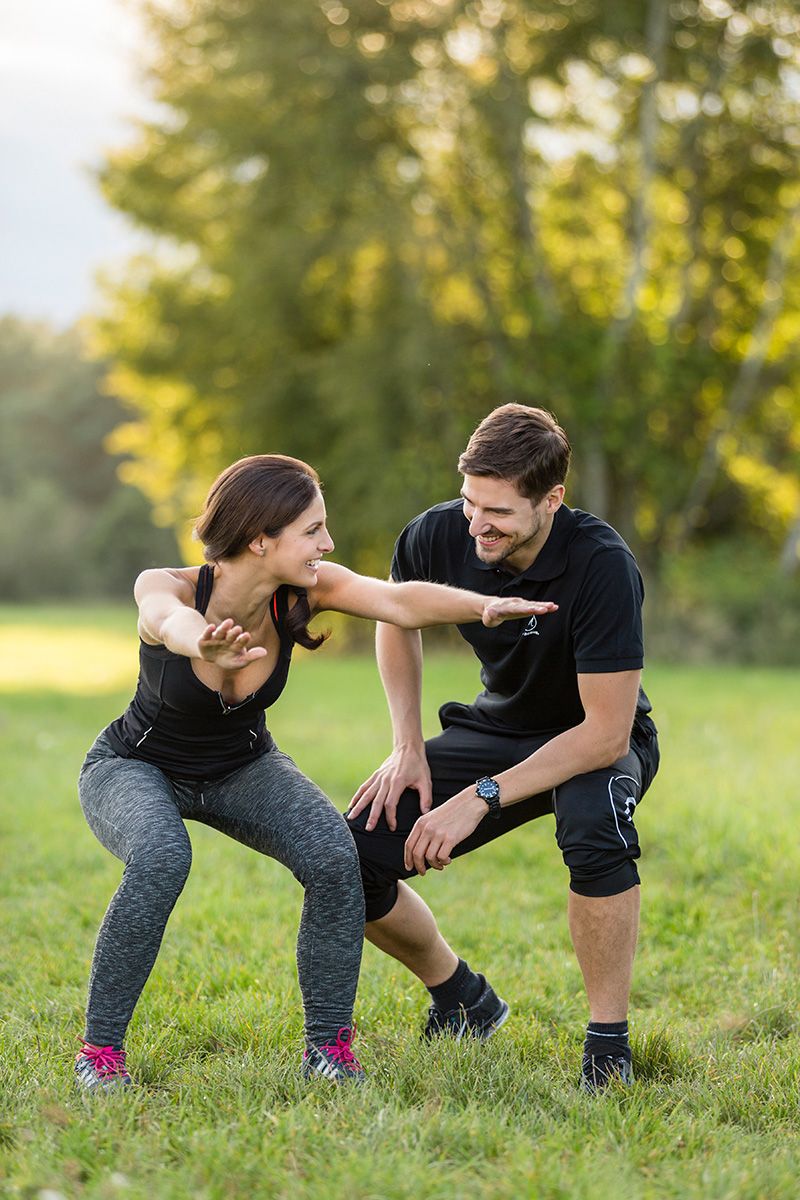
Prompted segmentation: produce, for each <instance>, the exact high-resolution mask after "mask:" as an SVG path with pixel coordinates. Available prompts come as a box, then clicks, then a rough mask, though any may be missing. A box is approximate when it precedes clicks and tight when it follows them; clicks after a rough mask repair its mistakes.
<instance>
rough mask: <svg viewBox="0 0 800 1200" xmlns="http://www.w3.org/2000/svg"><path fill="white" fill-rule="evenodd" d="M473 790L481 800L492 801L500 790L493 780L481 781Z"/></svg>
mask: <svg viewBox="0 0 800 1200" xmlns="http://www.w3.org/2000/svg"><path fill="white" fill-rule="evenodd" d="M475 790H476V791H477V793H478V795H479V796H480V798H481V800H492V799H494V797H495V796H499V795H500V788H499V787H498V785H497V784H496V783H495V781H494V780H493V779H481V781H480V782H479V783H478V784H477V786H476V788H475Z"/></svg>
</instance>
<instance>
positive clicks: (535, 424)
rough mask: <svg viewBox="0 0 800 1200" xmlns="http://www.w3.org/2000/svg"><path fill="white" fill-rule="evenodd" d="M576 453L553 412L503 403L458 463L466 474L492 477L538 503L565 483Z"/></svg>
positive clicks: (490, 414)
mask: <svg viewBox="0 0 800 1200" xmlns="http://www.w3.org/2000/svg"><path fill="white" fill-rule="evenodd" d="M571 455H572V450H571V447H570V444H569V439H568V437H567V435H566V433H565V432H564V430H563V429H562V428H561V426H560V425H559V424H558V422H557V421H556V419H555V417H554V416H553V414H552V413H549V412H545V410H544V409H543V408H532V407H530V406H529V405H527V404H503V405H501V407H500V408H496V409H494V411H493V412H490V413H489V415H488V417H484V419H483V420H482V421H481V423H480V425H479V426H478V428H477V429H476V430H475V432H474V433H473V435H472V437H471V438H470V439H469V442H468V443H467V448H466V450H465V451H464V453H463V454H462V455H461V458H460V459H459V460H458V469H459V471H460V472H461V474H462V475H492V476H494V477H496V478H497V479H505V480H507V481H508V482H509V483H511V484H513V485H514V487H515V488H516V489H517V491H518V492H519V494H520V495H521V496H527V497H528V499H529V500H533V501H534V502H535V503H536V502H538V501H539V500H541V499H542V497H543V496H546V495H547V493H548V492H549V491H550V489H551V488H554V487H555V486H556V485H557V484H559V483H564V482H565V481H566V478H567V472H568V471H569V460H570V457H571Z"/></svg>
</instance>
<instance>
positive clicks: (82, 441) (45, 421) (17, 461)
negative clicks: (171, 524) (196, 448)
mask: <svg viewBox="0 0 800 1200" xmlns="http://www.w3.org/2000/svg"><path fill="white" fill-rule="evenodd" d="M103 371H104V366H103V365H102V364H97V363H90V362H88V361H87V360H86V356H85V353H84V351H83V347H82V344H81V339H80V337H79V335H78V334H77V332H76V331H74V330H73V331H70V332H67V333H62V334H56V333H54V332H53V331H52V330H50V329H49V328H48V327H46V326H44V325H36V324H33V323H31V322H24V321H20V320H17V319H14V318H10V317H6V318H3V319H0V499H2V505H3V521H2V524H1V525H0V598H2V599H3V600H4V601H17V600H40V599H43V598H45V597H50V596H55V597H59V598H61V597H67V596H88V595H91V596H97V595H101V596H121V595H126V596H129V595H130V591H131V585H132V582H133V579H134V578H135V576H136V575H137V574H138V572H139V571H141V570H143V568H144V567H147V566H151V565H153V564H154V563H166V562H174V561H175V559H176V556H177V547H176V545H175V539H174V537H173V536H172V533H171V532H169V531H167V530H165V529H156V528H154V527H153V524H152V521H151V517H150V507H149V505H148V503H147V501H146V500H145V498H144V497H143V495H142V494H141V492H140V491H138V490H137V489H135V488H132V487H125V486H122V485H121V484H120V482H119V480H118V478H117V474H116V468H117V460H115V459H114V458H112V457H110V456H109V455H108V454H107V453H106V452H105V449H104V442H105V439H106V437H107V436H108V434H109V433H110V432H111V430H112V429H113V428H114V426H115V425H116V424H118V423H119V421H120V420H121V418H122V411H121V408H120V406H119V404H118V403H116V402H114V401H112V400H110V399H109V397H107V396H104V395H103V394H102V392H101V390H100V385H101V380H102V375H103Z"/></svg>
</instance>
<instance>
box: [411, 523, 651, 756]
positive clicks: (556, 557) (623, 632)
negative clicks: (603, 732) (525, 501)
mask: <svg viewBox="0 0 800 1200" xmlns="http://www.w3.org/2000/svg"><path fill="white" fill-rule="evenodd" d="M392 578H393V579H395V580H396V581H397V582H404V581H407V580H412V579H421V580H430V581H432V582H434V583H448V584H450V585H452V586H455V587H461V588H467V589H468V590H469V591H472V592H480V593H481V594H483V595H486V596H524V597H525V598H526V599H530V600H552V601H554V602H555V603H556V604H558V606H559V607H558V611H557V612H554V613H548V614H547V615H546V616H542V617H532V618H531V619H530V620H529V619H528V618H526V617H523V618H521V619H520V620H517V621H504V622H503V624H502V625H499V626H497V627H495V628H494V629H487V628H486V626H485V625H483V624H481V622H480V621H476V622H471V623H470V624H467V625H459V626H458V629H459V632H460V633H461V635H462V637H464V638H465V639H466V640H467V641H468V642H469V644H470V645H471V646H472V648H473V650H474V651H475V654H476V655H477V657H478V659H479V660H480V663H481V682H482V683H483V686H484V690H483V691H482V692H481V693H480V695H479V696H477V697H476V699H475V700H474V702H473V703H472V704H470V705H467V704H459V703H456V702H451V703H449V704H446V705H444V707H443V708H442V710H441V717H442V723H443V725H445V726H447V725H469V726H472V727H477V728H483V729H486V728H487V727H488V728H491V730H492V731H493V732H503V731H506V732H509V733H513V734H516V735H518V736H520V735H527V734H531V735H536V734H557V733H561V732H563V731H564V730H565V729H571V728H572V727H573V726H575V725H579V724H580V722H581V721H582V720H583V719H584V715H585V714H584V710H583V705H582V704H581V700H580V695H579V693H578V678H577V677H578V675H579V674H581V675H583V674H599V673H601V672H613V671H635V670H639V669H640V668H641V667H642V665H643V662H644V658H643V642H642V600H643V597H644V587H643V585H642V578H641V575H640V574H639V571H638V569H637V566H636V562H635V560H634V557H633V555H632V554H631V552H630V550H629V549H628V547H627V546H626V544H625V542H624V541H623V540H622V538H621V537H620V536H619V534H618V533H617V532H616V531H615V530H614V529H612V528H611V526H610V525H607V524H606V523H605V521H601V520H599V518H597V517H593V516H592V515H591V513H585V512H581V511H580V509H570V508H567V507H566V505H562V506H561V508H559V510H558V512H557V513H556V515H555V518H554V520H553V526H552V529H551V531H550V535H549V537H548V539H547V541H546V542H545V544H544V546H543V547H542V549H541V550H540V551H539V554H538V555H537V557H536V559H535V561H534V562H533V563H532V565H531V566H530V567H528V569H527V571H523V572H522V573H521V574H520V575H514V574H511V573H510V572H509V571H507V570H504V569H503V567H502V566H500V567H493V566H490V565H488V564H487V563H483V562H481V560H480V559H479V558H478V556H477V554H476V553H475V543H474V541H473V539H472V538H471V537H470V534H469V526H468V522H467V520H466V518H465V517H464V513H463V502H462V501H461V500H450V501H447V502H446V503H445V504H437V505H436V506H435V507H434V508H430V509H428V511H427V512H424V513H422V514H421V515H420V516H418V517H416V518H415V519H414V520H413V521H411V523H410V524H409V525H407V526H406V528H405V529H404V530H403V532H402V533H401V534H400V537H399V538H398V540H397V545H396V546H395V552H394V558H393V559H392ZM649 711H650V703H649V701H648V700H647V697H646V696H645V694H644V692H642V691H641V690H640V693H639V701H638V706H637V718H638V717H639V716H640V715H643V714H645V713H648V712H649Z"/></svg>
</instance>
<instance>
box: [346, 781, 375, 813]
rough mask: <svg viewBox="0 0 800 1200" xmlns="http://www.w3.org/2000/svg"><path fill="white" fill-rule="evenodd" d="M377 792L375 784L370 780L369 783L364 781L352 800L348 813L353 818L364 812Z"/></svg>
mask: <svg viewBox="0 0 800 1200" xmlns="http://www.w3.org/2000/svg"><path fill="white" fill-rule="evenodd" d="M374 794H375V789H374V784H373V783H371V782H370V781H369V780H368V781H367V783H362V785H361V787H360V788H359V789H358V791H357V792H356V794H355V796H354V797H353V799H352V800H351V801H350V807H349V808H348V810H347V815H348V817H350V819H351V820H352V819H353V818H354V817H357V816H358V814H359V813H362V812H363V811H364V809H365V808H369V806H370V804H371V803H372V799H373V796H374Z"/></svg>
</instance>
